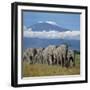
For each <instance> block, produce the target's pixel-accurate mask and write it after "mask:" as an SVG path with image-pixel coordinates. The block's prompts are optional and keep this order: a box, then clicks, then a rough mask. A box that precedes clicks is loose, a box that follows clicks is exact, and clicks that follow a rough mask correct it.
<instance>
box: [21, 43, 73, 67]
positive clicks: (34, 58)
mask: <svg viewBox="0 0 90 90" xmlns="http://www.w3.org/2000/svg"><path fill="white" fill-rule="evenodd" d="M23 61H27V62H28V63H29V64H48V65H60V66H62V67H70V66H75V53H74V51H73V50H71V49H68V46H67V45H64V44H62V45H60V46H54V45H49V46H48V47H46V48H27V49H25V50H24V52H23Z"/></svg>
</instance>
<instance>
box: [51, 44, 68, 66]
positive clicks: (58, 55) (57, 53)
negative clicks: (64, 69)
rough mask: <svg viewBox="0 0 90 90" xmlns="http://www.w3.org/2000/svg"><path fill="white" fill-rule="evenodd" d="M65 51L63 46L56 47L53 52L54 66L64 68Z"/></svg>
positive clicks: (65, 47)
mask: <svg viewBox="0 0 90 90" xmlns="http://www.w3.org/2000/svg"><path fill="white" fill-rule="evenodd" d="M67 49H68V47H67V45H64V44H63V45H60V46H57V47H56V49H55V50H54V51H53V55H54V63H55V64H58V65H61V66H65V63H66V56H67Z"/></svg>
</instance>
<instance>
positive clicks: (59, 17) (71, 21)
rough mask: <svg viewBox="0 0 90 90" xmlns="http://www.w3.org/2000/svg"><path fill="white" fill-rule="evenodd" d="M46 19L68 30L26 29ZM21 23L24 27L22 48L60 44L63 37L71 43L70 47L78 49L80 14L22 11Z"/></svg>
mask: <svg viewBox="0 0 90 90" xmlns="http://www.w3.org/2000/svg"><path fill="white" fill-rule="evenodd" d="M46 21H49V23H50V21H52V22H55V23H56V24H58V25H59V26H60V27H62V28H66V29H69V31H66V32H58V31H33V30H30V29H28V27H30V26H31V25H33V24H36V23H38V22H46ZM23 25H24V26H25V27H26V29H25V30H24V41H23V46H24V48H30V47H32V48H35V47H37V48H38V47H47V46H48V45H60V44H61V43H63V42H64V39H65V40H66V42H67V43H71V46H72V48H74V49H80V14H71V13H46V12H31V11H24V12H23ZM61 39H63V40H61ZM68 40H70V41H68ZM78 40H79V41H78Z"/></svg>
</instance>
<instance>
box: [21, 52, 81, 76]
mask: <svg viewBox="0 0 90 90" xmlns="http://www.w3.org/2000/svg"><path fill="white" fill-rule="evenodd" d="M75 59H76V60H75V61H76V62H75V63H76V66H75V67H69V68H65V67H61V66H59V65H45V64H28V63H26V62H23V67H22V68H23V69H22V70H23V73H22V74H23V75H22V76H23V77H35V76H54V75H78V74H80V54H77V55H76V58H75Z"/></svg>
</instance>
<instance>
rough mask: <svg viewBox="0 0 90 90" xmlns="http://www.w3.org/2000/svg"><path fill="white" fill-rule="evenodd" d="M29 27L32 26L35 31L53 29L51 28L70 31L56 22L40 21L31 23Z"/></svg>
mask: <svg viewBox="0 0 90 90" xmlns="http://www.w3.org/2000/svg"><path fill="white" fill-rule="evenodd" d="M28 28H32V30H33V31H43V30H45V31H51V30H56V31H60V32H63V31H68V29H65V28H62V27H60V26H59V25H57V24H55V23H50V22H38V23H36V24H33V25H31V26H30V27H28Z"/></svg>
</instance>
